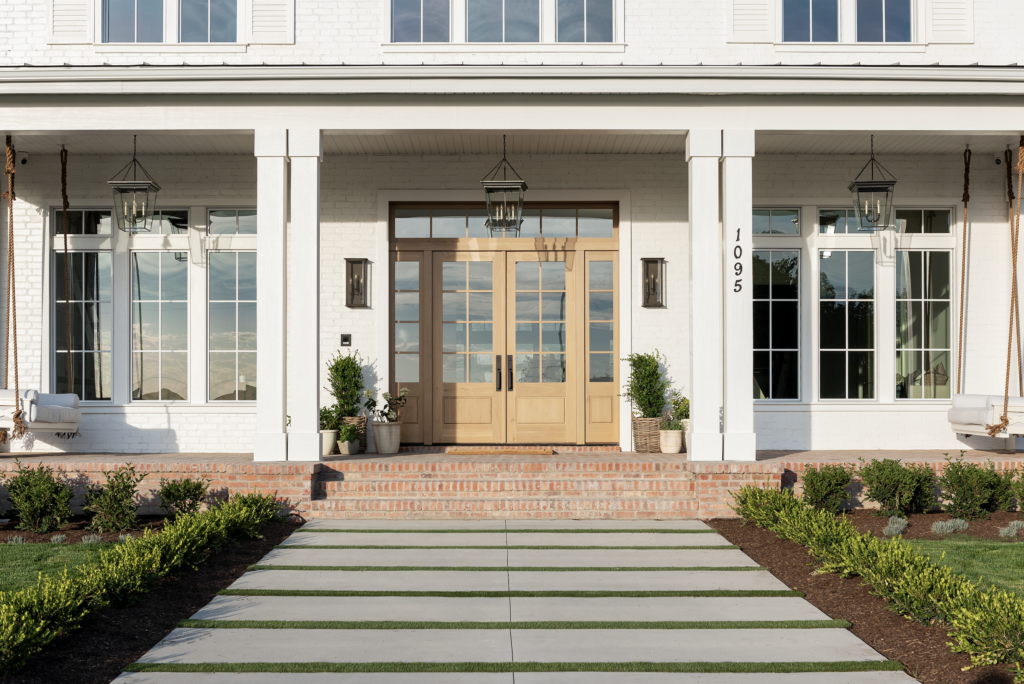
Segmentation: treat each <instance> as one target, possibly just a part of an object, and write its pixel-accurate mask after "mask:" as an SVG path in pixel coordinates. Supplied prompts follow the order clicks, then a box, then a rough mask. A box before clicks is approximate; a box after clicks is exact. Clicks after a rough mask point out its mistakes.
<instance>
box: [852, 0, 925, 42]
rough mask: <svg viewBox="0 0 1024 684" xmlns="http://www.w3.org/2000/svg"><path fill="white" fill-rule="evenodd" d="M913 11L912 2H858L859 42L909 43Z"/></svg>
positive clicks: (867, 0)
mask: <svg viewBox="0 0 1024 684" xmlns="http://www.w3.org/2000/svg"><path fill="white" fill-rule="evenodd" d="M912 9H913V3H912V2H911V0H857V42H860V43H909V42H910V41H911V40H912V37H913V30H912V29H913V23H912V22H913V18H912Z"/></svg>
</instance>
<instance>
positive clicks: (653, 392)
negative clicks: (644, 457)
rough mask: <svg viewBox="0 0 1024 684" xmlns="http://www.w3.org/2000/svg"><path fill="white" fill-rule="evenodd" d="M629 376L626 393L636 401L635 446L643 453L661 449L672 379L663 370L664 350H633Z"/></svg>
mask: <svg viewBox="0 0 1024 684" xmlns="http://www.w3.org/2000/svg"><path fill="white" fill-rule="evenodd" d="M623 360H624V361H627V362H628V363H629V378H628V379H627V380H626V385H625V387H623V388H622V389H623V392H622V396H624V397H625V398H626V399H629V401H630V403H631V404H632V405H633V420H632V422H633V449H635V450H636V451H638V452H640V453H646V454H651V453H658V452H659V451H660V449H661V445H660V444H659V441H660V437H659V434H658V432H659V428H660V426H661V420H662V418H661V412H662V409H664V408H665V393H666V392H667V391H668V389H669V387H670V386H671V383H670V382H669V381H668V379H667V378H665V376H664V374H663V373H662V371H661V362H662V358H661V354H660V353H659V352H658V350H657V349H655V350H654V353H653V354H630V355H629V356H627V357H626V358H625V359H623Z"/></svg>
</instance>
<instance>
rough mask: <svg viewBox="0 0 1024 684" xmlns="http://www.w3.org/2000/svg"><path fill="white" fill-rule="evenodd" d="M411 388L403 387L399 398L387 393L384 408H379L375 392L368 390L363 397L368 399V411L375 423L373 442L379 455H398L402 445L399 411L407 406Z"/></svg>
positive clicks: (399, 392) (384, 395)
mask: <svg viewBox="0 0 1024 684" xmlns="http://www.w3.org/2000/svg"><path fill="white" fill-rule="evenodd" d="M407 394H409V388H408V387H403V388H402V389H400V390H399V391H398V396H397V397H393V396H391V393H390V392H385V393H384V394H383V397H384V406H383V407H382V408H380V409H378V408H377V393H376V392H374V391H373V390H369V389H368V390H366V392H364V393H363V396H365V397H366V410H367V412H368V413H369V414H370V416H371V417H372V418H373V419H374V421H373V441H374V442H376V443H377V453H378V454H397V453H398V448H399V447H400V446H401V444H402V421H401V420H399V418H398V411H399V410H401V408H402V407H403V406H405V401H406V395H407Z"/></svg>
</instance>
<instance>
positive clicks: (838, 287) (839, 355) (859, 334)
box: [818, 250, 875, 399]
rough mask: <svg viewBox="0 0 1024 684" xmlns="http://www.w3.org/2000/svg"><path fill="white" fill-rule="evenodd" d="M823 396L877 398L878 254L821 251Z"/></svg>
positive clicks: (820, 373) (820, 375)
mask: <svg viewBox="0 0 1024 684" xmlns="http://www.w3.org/2000/svg"><path fill="white" fill-rule="evenodd" d="M818 257H819V258H818V264H819V274H820V284H819V290H818V297H819V302H818V306H819V310H818V343H819V350H820V351H819V354H820V360H821V361H820V366H819V369H818V375H819V378H818V379H819V389H820V394H819V396H820V397H821V398H822V399H874V397H875V351H874V349H875V301H874V300H875V256H874V252H868V251H864V252H854V251H849V252H847V251H836V250H822V251H821V252H819V253H818Z"/></svg>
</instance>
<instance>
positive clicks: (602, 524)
mask: <svg viewBox="0 0 1024 684" xmlns="http://www.w3.org/2000/svg"><path fill="white" fill-rule="evenodd" d="M505 528H506V529H508V530H710V529H711V527H710V526H709V525H708V524H707V523H704V522H701V521H700V520H508V521H506V525H505Z"/></svg>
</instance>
